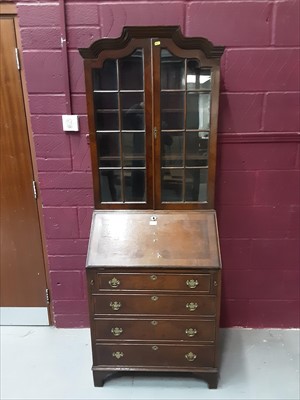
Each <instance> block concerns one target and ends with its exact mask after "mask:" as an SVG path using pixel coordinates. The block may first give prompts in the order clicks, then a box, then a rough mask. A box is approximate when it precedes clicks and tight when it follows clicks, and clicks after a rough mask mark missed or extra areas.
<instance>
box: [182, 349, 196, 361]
mask: <svg viewBox="0 0 300 400" xmlns="http://www.w3.org/2000/svg"><path fill="white" fill-rule="evenodd" d="M185 358H186V359H187V360H188V361H195V360H196V358H197V356H196V354H194V353H192V352H191V351H190V352H189V353H187V354H186V355H185Z"/></svg>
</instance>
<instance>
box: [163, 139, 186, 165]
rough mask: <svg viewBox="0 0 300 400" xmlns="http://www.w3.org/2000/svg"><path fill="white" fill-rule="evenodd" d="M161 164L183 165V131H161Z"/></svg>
mask: <svg viewBox="0 0 300 400" xmlns="http://www.w3.org/2000/svg"><path fill="white" fill-rule="evenodd" d="M161 164H162V166H163V167H182V166H183V132H172V133H167V132H162V133H161Z"/></svg>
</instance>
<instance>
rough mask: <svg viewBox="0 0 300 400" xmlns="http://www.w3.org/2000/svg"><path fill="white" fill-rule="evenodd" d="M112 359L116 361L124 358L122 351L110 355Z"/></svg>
mask: <svg viewBox="0 0 300 400" xmlns="http://www.w3.org/2000/svg"><path fill="white" fill-rule="evenodd" d="M112 356H113V357H116V358H117V359H118V360H120V358H121V357H124V353H123V352H122V351H114V352H113V353H112Z"/></svg>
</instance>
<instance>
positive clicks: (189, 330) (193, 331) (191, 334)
mask: <svg viewBox="0 0 300 400" xmlns="http://www.w3.org/2000/svg"><path fill="white" fill-rule="evenodd" d="M185 333H186V334H187V335H188V337H194V336H195V335H197V329H194V328H187V329H186V330H185Z"/></svg>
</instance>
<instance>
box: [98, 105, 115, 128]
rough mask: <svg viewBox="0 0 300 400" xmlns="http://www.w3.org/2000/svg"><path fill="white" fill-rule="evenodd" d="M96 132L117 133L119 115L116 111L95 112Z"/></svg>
mask: <svg viewBox="0 0 300 400" xmlns="http://www.w3.org/2000/svg"><path fill="white" fill-rule="evenodd" d="M95 113H96V114H95V116H96V130H97V131H117V130H118V129H119V114H118V111H117V110H115V111H114V110H96V111H95Z"/></svg>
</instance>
